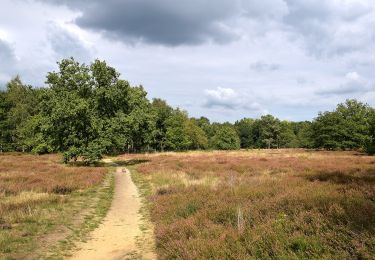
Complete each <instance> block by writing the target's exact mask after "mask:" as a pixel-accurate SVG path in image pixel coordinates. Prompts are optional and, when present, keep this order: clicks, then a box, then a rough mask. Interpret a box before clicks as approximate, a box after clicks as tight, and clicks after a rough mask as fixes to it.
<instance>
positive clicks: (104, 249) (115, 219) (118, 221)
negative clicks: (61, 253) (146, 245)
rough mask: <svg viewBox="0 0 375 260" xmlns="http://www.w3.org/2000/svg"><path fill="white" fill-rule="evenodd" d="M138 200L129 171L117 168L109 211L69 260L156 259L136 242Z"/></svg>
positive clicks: (138, 235)
mask: <svg viewBox="0 0 375 260" xmlns="http://www.w3.org/2000/svg"><path fill="white" fill-rule="evenodd" d="M140 208H141V199H140V197H139V194H138V190H137V187H136V186H135V184H134V183H133V181H132V179H131V176H130V172H129V171H128V169H126V168H121V167H118V168H116V172H115V192H114V198H113V201H112V205H111V208H110V210H109V211H108V214H107V216H106V217H105V219H104V220H103V222H102V223H101V225H100V226H99V227H98V228H97V229H95V230H94V231H93V232H92V234H91V235H90V237H89V240H88V241H87V242H80V243H79V244H78V245H77V248H78V251H77V252H75V253H73V256H72V259H133V258H137V259H139V258H141V259H155V258H156V257H155V255H154V254H153V253H152V252H149V250H144V249H143V248H140V245H139V243H137V241H138V240H139V239H140V238H141V237H142V235H143V233H142V231H141V229H140V225H141V224H142V221H143V220H142V219H141V216H140V214H139V210H140Z"/></svg>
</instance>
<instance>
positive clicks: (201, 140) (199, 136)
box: [187, 119, 208, 150]
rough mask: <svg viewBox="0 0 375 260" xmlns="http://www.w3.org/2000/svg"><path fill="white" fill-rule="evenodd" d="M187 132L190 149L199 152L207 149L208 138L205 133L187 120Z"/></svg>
mask: <svg viewBox="0 0 375 260" xmlns="http://www.w3.org/2000/svg"><path fill="white" fill-rule="evenodd" d="M187 132H188V135H189V138H190V140H191V145H190V149H192V150H201V149H207V148H208V138H207V135H206V133H205V132H204V131H203V130H202V129H201V128H200V127H199V126H198V125H197V123H196V121H194V120H191V119H190V120H189V121H188V124H187Z"/></svg>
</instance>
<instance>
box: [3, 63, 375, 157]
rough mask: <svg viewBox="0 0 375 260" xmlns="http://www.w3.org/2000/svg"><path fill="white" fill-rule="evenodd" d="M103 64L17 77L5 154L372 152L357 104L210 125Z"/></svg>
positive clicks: (364, 109) (369, 116)
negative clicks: (306, 117)
mask: <svg viewBox="0 0 375 260" xmlns="http://www.w3.org/2000/svg"><path fill="white" fill-rule="evenodd" d="M119 77H120V74H119V73H118V72H117V71H116V70H115V69H114V68H112V67H110V66H108V65H107V64H106V62H104V61H99V60H95V61H94V62H93V63H91V64H90V65H85V64H80V63H78V62H76V61H75V60H74V59H73V58H71V59H64V60H62V61H61V62H59V63H58V70H57V71H53V72H50V73H48V75H47V81H46V83H47V84H48V88H32V87H31V86H26V85H24V84H23V83H22V82H21V80H20V78H19V77H16V78H14V79H12V80H11V81H10V82H9V83H8V85H7V88H6V90H5V91H0V152H2V151H32V152H33V153H37V154H44V153H51V152H62V153H64V161H65V162H69V161H71V160H78V159H82V160H84V161H85V162H87V163H88V164H90V163H93V162H95V161H96V160H99V159H100V158H101V156H102V155H103V154H117V153H123V152H143V151H164V150H170V151H184V150H189V149H190V150H197V149H220V150H230V149H239V148H244V149H249V148H268V149H270V148H297V147H301V148H325V149H365V150H366V151H367V152H368V153H370V154H372V153H374V151H375V141H374V140H375V131H374V129H375V119H374V116H373V114H374V109H373V108H371V107H370V106H368V105H367V104H363V103H361V102H358V101H356V100H347V101H346V102H345V103H343V104H339V105H338V106H337V108H336V110H335V111H332V112H323V113H319V115H318V117H317V118H316V119H315V120H314V121H313V122H309V121H305V122H289V121H280V120H279V119H277V118H275V117H273V116H272V115H266V116H262V117H261V118H259V119H251V118H244V119H241V120H239V121H237V122H236V123H235V124H231V123H224V124H220V123H211V122H210V120H209V119H207V118H205V117H200V118H189V116H188V114H187V113H186V112H184V111H181V110H179V109H174V108H172V107H171V106H169V105H168V104H167V102H166V101H164V100H161V99H154V100H153V101H152V102H150V101H149V100H148V99H147V93H146V91H145V90H144V89H143V87H142V86H135V87H133V86H130V84H129V82H127V81H125V80H122V79H120V78H119Z"/></svg>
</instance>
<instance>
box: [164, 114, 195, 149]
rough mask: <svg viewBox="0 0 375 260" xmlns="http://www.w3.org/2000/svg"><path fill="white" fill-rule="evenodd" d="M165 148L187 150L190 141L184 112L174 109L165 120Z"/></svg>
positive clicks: (190, 143)
mask: <svg viewBox="0 0 375 260" xmlns="http://www.w3.org/2000/svg"><path fill="white" fill-rule="evenodd" d="M166 125H167V132H166V148H167V149H168V150H177V151H183V150H188V149H189V148H190V147H191V145H192V141H191V139H190V135H189V127H188V116H187V114H186V112H183V111H180V110H178V109H177V110H175V111H173V113H172V115H171V116H170V117H169V118H168V119H167V121H166Z"/></svg>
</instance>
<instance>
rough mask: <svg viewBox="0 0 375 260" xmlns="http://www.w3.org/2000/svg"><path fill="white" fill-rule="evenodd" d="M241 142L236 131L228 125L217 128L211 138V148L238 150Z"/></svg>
mask: <svg viewBox="0 0 375 260" xmlns="http://www.w3.org/2000/svg"><path fill="white" fill-rule="evenodd" d="M240 146H241V140H240V138H239V137H238V134H237V132H236V130H235V129H234V128H233V127H231V126H228V125H222V126H219V127H218V129H217V131H216V133H215V135H214V136H213V137H212V138H211V147H212V148H214V149H218V150H236V149H240Z"/></svg>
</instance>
